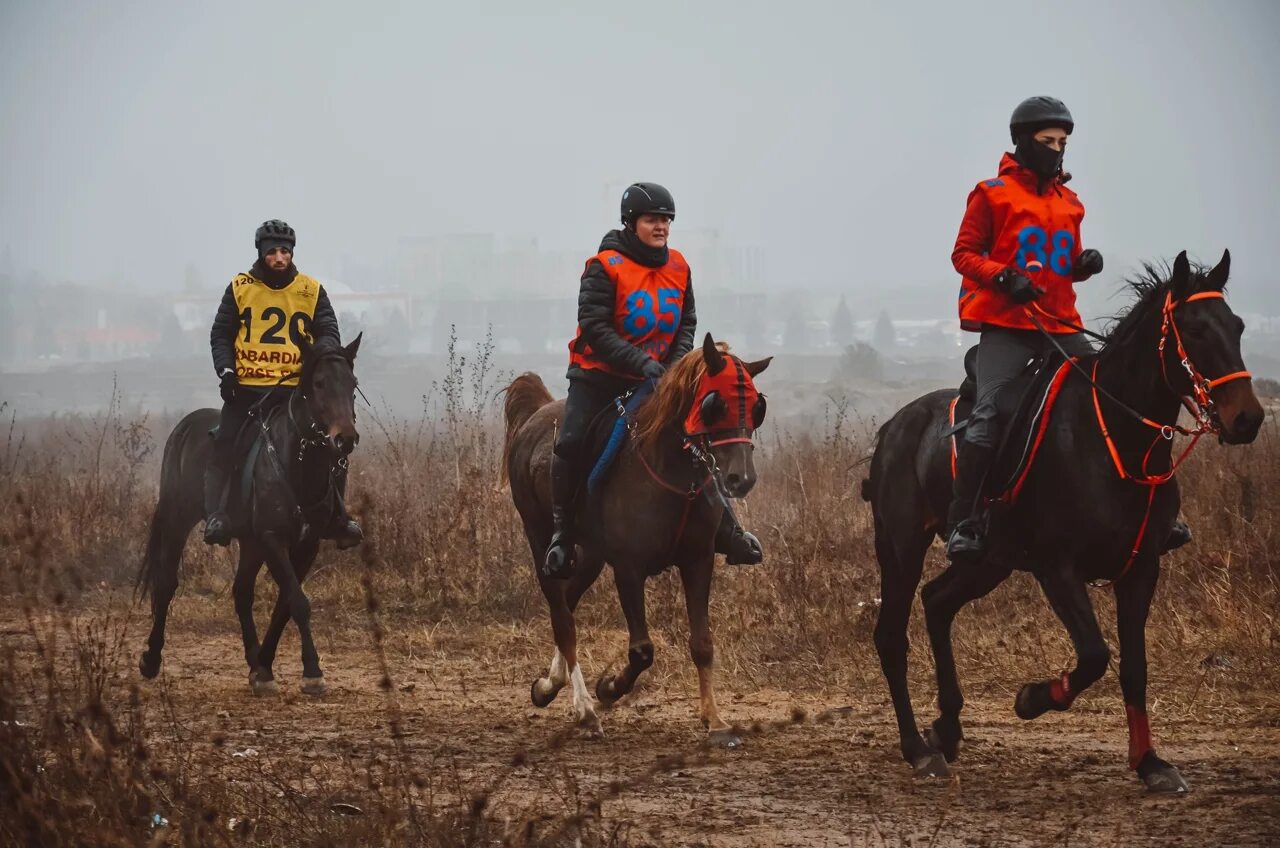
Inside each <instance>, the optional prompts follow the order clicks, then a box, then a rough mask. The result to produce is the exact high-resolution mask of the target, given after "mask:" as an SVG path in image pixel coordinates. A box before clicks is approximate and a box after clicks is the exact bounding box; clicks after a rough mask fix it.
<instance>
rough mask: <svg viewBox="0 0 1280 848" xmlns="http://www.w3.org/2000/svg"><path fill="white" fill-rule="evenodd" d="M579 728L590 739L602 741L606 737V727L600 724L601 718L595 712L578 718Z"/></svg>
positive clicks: (586, 713)
mask: <svg viewBox="0 0 1280 848" xmlns="http://www.w3.org/2000/svg"><path fill="white" fill-rule="evenodd" d="M578 727H579V728H580V729H581V730H582V734H583V735H584V736H586V737H587V738H589V739H600V738H601V737H603V736H604V726H603V725H601V724H600V716H598V715H596V714H595V711H594V710H592V711H589V712H585V713H583V714H582V715H580V716H578Z"/></svg>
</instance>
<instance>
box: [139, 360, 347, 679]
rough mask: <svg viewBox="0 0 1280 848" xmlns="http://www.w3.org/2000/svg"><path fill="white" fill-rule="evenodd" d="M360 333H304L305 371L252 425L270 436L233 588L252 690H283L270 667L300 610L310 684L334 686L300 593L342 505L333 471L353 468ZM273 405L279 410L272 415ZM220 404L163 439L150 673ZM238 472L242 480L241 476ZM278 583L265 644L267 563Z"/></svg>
mask: <svg viewBox="0 0 1280 848" xmlns="http://www.w3.org/2000/svg"><path fill="white" fill-rule="evenodd" d="M360 338H361V337H360V336H357V337H356V339H355V340H354V341H353V342H351V344H349V345H347V346H346V347H345V348H344V347H338V346H336V345H334V346H323V347H315V348H313V347H311V346H310V345H309V344H308V343H307V342H306V341H305V340H302V342H301V344H300V347H301V349H302V371H301V375H300V377H299V380H298V386H297V388H294V389H287V388H286V389H277V390H276V391H277V392H278V393H280V395H281V399H280V401H279V402H278V403H276V404H274V405H271V404H270V403H264V404H263V405H262V406H261V407H260V409H259V410H258V411H257V413H256V414H255V415H254V416H253V417H252V418H251V419H250V421H249V425H248V426H249V427H253V428H258V429H263V428H265V430H266V431H267V432H266V438H267V443H266V444H265V445H264V446H263V448H262V449H261V450H260V451H259V452H258V454H257V458H256V460H255V462H254V466H253V470H252V475H253V482H252V489H251V493H250V496H249V502H248V503H247V504H242V505H241V506H240V510H239V511H240V512H241V514H242V515H243V516H245V518H246V520H247V524H245V522H240V524H241V525H242V526H239V527H238V528H237V529H236V532H235V536H236V538H237V539H238V540H239V543H240V563H239V565H238V567H237V568H236V577H235V583H234V586H233V589H232V594H233V595H234V597H235V608H236V615H237V616H238V617H239V619H240V630H241V635H242V637H243V639H244V658H245V661H246V662H247V663H248V664H249V683H250V685H251V686H252V687H253V690H254V692H256V693H258V694H267V693H271V692H274V691H276V684H275V678H274V676H273V675H272V671H271V666H272V663H273V662H274V660H275V654H276V647H277V645H278V643H279V640H280V634H281V633H282V632H283V630H284V626H285V625H286V624H287V623H288V622H289V619H290V618H292V619H293V621H294V622H295V623H296V624H297V625H298V633H299V635H300V637H301V641H302V691H303V692H305V693H307V694H308V695H323V694H324V693H325V691H327V687H326V685H325V682H324V675H323V673H322V672H321V671H320V657H319V655H318V654H317V653H316V647H315V643H314V641H313V640H312V638H311V602H310V601H309V600H308V599H307V596H306V593H305V592H303V591H302V581H303V579H305V578H306V576H307V572H308V571H309V570H310V568H311V564H312V562H314V560H315V557H316V551H317V550H318V549H319V547H320V542H319V538H318V537H319V531H320V530H321V529H323V528H325V527H327V526H328V523H329V522H330V521H331V520H332V518H333V514H334V513H333V511H334V510H335V509H336V508H337V505H336V503H335V500H334V498H335V495H336V489H335V487H336V486H337V482H336V480H335V469H336V467H337V465H338V464H339V463H340V464H341V465H343V466H345V464H346V461H347V460H346V457H347V455H348V454H350V453H351V451H352V450H354V449H355V446H356V443H357V442H359V440H360V436H359V434H357V433H356V426H355V391H356V378H355V373H354V371H353V366H354V363H355V358H356V352H357V351H358V350H359V348H360ZM268 410H271V411H270V413H269V414H268ZM217 423H218V410H216V409H197V410H196V411H195V412H192V413H190V414H188V415H187V416H186V417H185V418H183V419H182V420H181V421H179V422H178V425H177V426H176V427H174V428H173V432H172V433H170V434H169V439H168V441H167V442H165V446H164V460H163V462H162V464H161V469H160V499H159V501H158V502H157V503H156V509H155V513H154V515H153V516H152V518H151V535H150V539H149V540H148V542H147V552H146V559H145V560H144V562H143V566H142V572H141V573H140V574H139V576H138V582H139V584H140V585H141V586H142V589H143V591H144V592H147V591H149V592H150V593H151V616H152V626H151V636H150V638H149V639H148V640H147V650H146V651H145V652H143V654H142V657H141V659H140V660H139V662H138V668H139V670H140V671H141V672H142V676H143V677H146V678H152V677H155V676H156V675H157V674H159V673H160V661H161V651H162V650H163V649H164V629H165V622H166V619H167V618H168V614H169V603H170V601H172V600H173V595H174V593H175V592H176V591H177V589H178V566H179V564H180V562H181V559H182V549H183V547H184V546H185V545H186V541H187V536H188V535H190V533H191V528H192V527H194V526H195V525H196V524H197V523H198V522H199V521H200V519H201V518H203V517H204V514H205V513H204V508H205V505H204V470H205V467H206V466H207V465H208V464H209V462H210V461H212V459H213V440H212V439H211V438H210V437H209V429H210V428H211V427H213V426H214V425H216V424H217ZM231 476H232V486H233V487H234V486H238V484H239V477H240V475H239V474H236V475H231ZM264 562H265V563H266V565H267V569H268V570H269V571H270V572H271V576H272V577H273V578H274V579H275V581H276V585H277V586H279V589H280V594H279V595H278V596H277V598H276V604H275V609H274V610H273V611H272V613H271V623H270V625H269V626H268V627H267V632H266V634H265V635H264V638H263V640H262V644H261V645H259V644H258V636H257V630H256V628H255V626H254V621H253V592H254V584H255V582H256V580H257V577H258V572H259V571H260V570H261V568H262V565H263V563H264Z"/></svg>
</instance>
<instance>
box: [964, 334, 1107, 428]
mask: <svg viewBox="0 0 1280 848" xmlns="http://www.w3.org/2000/svg"><path fill="white" fill-rule="evenodd" d="M1054 339H1055V340H1056V341H1057V342H1058V344H1059V345H1060V346H1061V347H1062V349H1063V350H1065V351H1066V352H1067V353H1068V354H1069V355H1070V356H1087V355H1089V354H1091V353H1093V352H1094V351H1093V345H1091V344H1090V343H1089V339H1088V337H1086V336H1085V335H1084V333H1071V334H1067V335H1060V336H1057V335H1055V336H1054ZM1053 349H1054V347H1053V344H1052V343H1051V342H1050V341H1049V340H1048V339H1046V338H1045V337H1044V335H1043V334H1041V333H1040V331H1039V330H1013V329H1010V328H1008V327H993V326H990V325H988V326H985V327H983V329H982V337H981V339H980V340H979V342H978V367H977V372H978V373H977V383H978V386H977V391H976V393H975V396H974V401H973V411H972V412H970V413H969V424H968V426H967V427H966V428H965V435H964V438H965V441H966V442H968V443H969V444H972V445H978V446H981V447H985V448H992V449H994V448H996V447H997V446H998V445H999V443H1000V436H1001V421H1000V417H999V408H998V407H997V405H996V401H997V400H998V398H999V397H1000V394H1001V392H1003V391H1004V389H1005V387H1006V386H1008V385H1009V383H1011V382H1012V381H1013V380H1014V379H1015V378H1016V377H1017V376H1018V375H1019V374H1021V373H1022V371H1023V369H1024V368H1026V365H1027V362H1028V361H1029V360H1031V359H1032V358H1033V357H1037V356H1040V355H1042V354H1044V353H1047V352H1049V351H1051V350H1053Z"/></svg>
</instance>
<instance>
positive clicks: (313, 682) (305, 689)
mask: <svg viewBox="0 0 1280 848" xmlns="http://www.w3.org/2000/svg"><path fill="white" fill-rule="evenodd" d="M302 694H304V695H310V696H311V697H313V698H321V697H324V696H325V695H328V694H329V684H328V683H325V682H324V675H323V674H322V675H320V676H319V677H304V678H302Z"/></svg>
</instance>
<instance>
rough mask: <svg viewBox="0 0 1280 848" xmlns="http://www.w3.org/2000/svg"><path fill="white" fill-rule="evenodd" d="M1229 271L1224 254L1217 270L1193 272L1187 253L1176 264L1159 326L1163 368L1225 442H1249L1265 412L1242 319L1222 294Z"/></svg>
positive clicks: (1173, 385) (1171, 384) (1175, 388)
mask: <svg viewBox="0 0 1280 848" xmlns="http://www.w3.org/2000/svg"><path fill="white" fill-rule="evenodd" d="M1230 269H1231V252H1230V251H1224V252H1223V254H1222V259H1221V260H1220V261H1219V262H1218V264H1217V265H1215V266H1214V267H1213V268H1211V269H1208V270H1207V271H1205V270H1193V269H1192V267H1191V263H1190V262H1189V261H1188V260H1187V254H1186V251H1183V252H1182V253H1179V254H1178V257H1177V259H1175V260H1174V263H1173V274H1172V276H1171V277H1170V280H1169V287H1168V293H1167V295H1166V297H1165V305H1164V309H1163V317H1162V327H1161V342H1160V344H1161V355H1162V357H1163V359H1162V362H1161V366H1162V367H1163V369H1164V373H1165V379H1166V381H1167V382H1168V384H1169V388H1170V389H1172V390H1173V392H1174V393H1175V394H1178V395H1180V396H1183V397H1189V398H1191V399H1192V400H1193V401H1195V403H1196V404H1197V405H1199V407H1200V408H1201V411H1202V412H1203V413H1204V414H1207V415H1209V416H1210V417H1211V419H1212V422H1213V424H1214V425H1215V427H1216V428H1217V429H1218V432H1219V435H1220V436H1221V438H1222V441H1224V442H1226V443H1228V444H1233V445H1239V444H1248V443H1249V442H1252V441H1253V440H1254V439H1255V438H1256V437H1257V435H1258V430H1259V428H1260V427H1261V426H1262V421H1263V419H1264V417H1265V413H1264V412H1263V409H1262V404H1261V403H1260V402H1259V401H1258V396H1257V395H1256V394H1254V391H1253V380H1252V379H1251V377H1250V375H1249V372H1248V371H1247V370H1246V369H1245V366H1244V356H1243V354H1242V353H1241V351H1240V338H1241V336H1242V334H1243V333H1244V321H1243V320H1241V318H1240V317H1239V316H1238V315H1236V314H1235V313H1234V312H1233V311H1231V307H1230V306H1229V305H1228V304H1227V301H1226V297H1225V295H1224V293H1223V290H1224V288H1225V287H1226V284H1227V276H1228V274H1229V273H1230Z"/></svg>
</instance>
